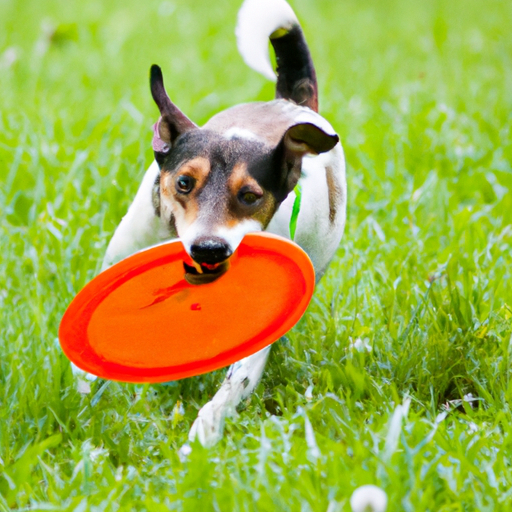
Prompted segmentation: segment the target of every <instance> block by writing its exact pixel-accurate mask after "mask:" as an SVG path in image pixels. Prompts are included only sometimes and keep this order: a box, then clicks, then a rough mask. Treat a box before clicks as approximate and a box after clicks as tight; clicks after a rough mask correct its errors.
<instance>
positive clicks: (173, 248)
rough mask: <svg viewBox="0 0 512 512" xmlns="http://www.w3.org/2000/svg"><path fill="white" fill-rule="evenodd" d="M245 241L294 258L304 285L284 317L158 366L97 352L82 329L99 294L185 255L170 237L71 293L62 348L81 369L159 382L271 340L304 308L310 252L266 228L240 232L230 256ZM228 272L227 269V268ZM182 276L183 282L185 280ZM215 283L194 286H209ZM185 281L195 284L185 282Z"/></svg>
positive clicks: (210, 367) (311, 281)
mask: <svg viewBox="0 0 512 512" xmlns="http://www.w3.org/2000/svg"><path fill="white" fill-rule="evenodd" d="M282 243H285V244H287V245H288V247H287V250H286V251H283V250H282V248H281V250H278V251H275V250H274V248H275V246H276V245H279V244H282ZM246 246H247V248H248V249H256V250H258V249H260V250H263V251H266V252H269V251H270V252H273V251H274V252H275V253H277V254H279V256H281V257H285V258H286V259H288V260H289V261H291V262H293V263H294V264H295V265H296V267H297V268H298V269H299V271H300V274H301V277H302V281H303V286H304V293H303V294H302V296H301V297H300V298H299V299H298V300H297V302H296V304H295V306H294V308H293V309H292V310H291V311H290V313H289V314H287V316H286V317H285V318H284V319H281V318H274V319H273V320H272V322H270V323H269V325H267V326H265V327H264V328H263V329H261V330H260V331H258V333H257V334H256V335H255V336H253V337H252V338H250V339H248V340H244V341H242V342H241V343H239V344H237V345H236V346H235V347H231V348H229V349H227V350H223V351H221V352H220V353H219V354H217V355H215V356H213V357H209V358H206V359H202V360H195V361H192V362H185V363H180V364H177V365H167V366H160V367H151V366H148V367H138V366H130V365H127V364H122V363H118V362H115V361H109V360H108V359H105V358H104V357H102V356H101V355H99V354H98V352H97V351H96V350H95V348H94V346H93V344H91V342H90V340H89V336H88V333H87V329H88V326H89V323H90V322H91V320H92V316H93V314H94V312H95V311H96V309H97V308H98V307H100V305H101V303H102V302H103V300H105V299H106V298H108V296H109V295H110V294H111V293H112V292H114V291H115V290H116V289H117V288H119V287H120V286H122V285H123V284H124V283H126V282H128V281H129V280H130V279H131V278H134V277H136V276H139V275H140V274H142V273H144V272H146V271H149V270H151V269H153V268H156V267H158V266H159V265H162V264H165V263H167V262H171V261H175V260H176V259H177V258H176V256H177V255H178V254H180V255H181V256H180V258H181V259H183V258H185V260H186V259H187V256H185V255H186V252H185V250H184V248H183V244H182V243H181V241H180V240H179V239H173V240H170V241H166V242H163V243H161V244H157V245H155V246H152V247H148V248H145V249H142V250H141V251H138V252H136V253H134V254H133V255H131V256H128V257H127V258H124V259H123V260H121V261H119V262H118V263H116V264H114V265H112V266H111V267H109V268H108V269H106V270H104V271H103V272H101V273H100V274H98V275H97V276H96V277H94V278H93V279H92V280H91V281H89V282H88V283H87V284H86V285H85V286H84V287H83V288H82V289H81V290H80V291H79V292H78V293H77V294H76V295H75V297H74V298H73V300H72V301H71V303H70V304H69V306H68V308H67V309H66V311H65V313H64V315H63V317H62V320H61V323H60V326H59V342H60V345H61V348H62V350H63V352H64V354H65V355H66V356H67V357H68V359H69V360H70V361H72V362H73V363H74V364H75V365H76V366H77V367H78V368H80V369H81V370H83V371H86V372H89V373H92V374H94V375H97V376H98V377H101V378H105V379H109V380H115V381H121V382H133V383H158V382H167V381H171V380H179V379H183V378H186V377H191V376H195V375H201V374H204V373H208V372H210V371H214V370H217V369H220V368H223V367H225V366H228V365H229V364H232V363H233V362H235V361H238V360H240V359H243V358H244V357H247V356H249V355H251V354H254V353H256V352H258V351H259V350H261V349H263V348H264V347H266V346H268V345H270V344H272V343H274V342H275V341H277V340H278V339H279V338H280V337H281V336H283V335H284V334H285V333H286V332H288V331H289V330H290V329H291V328H292V327H293V326H294V325H295V324H296V323H297V322H298V321H299V320H300V318H301V317H302V316H303V314H304V312H305V311H306V309H307V307H308V305H309V302H310V300H311V297H312V295H313V291H314V287H315V274H314V269H313V265H312V263H311V260H310V259H309V256H308V255H307V254H306V252H305V251H304V250H303V249H302V248H301V247H300V246H298V245H297V244H295V243H294V242H291V241H290V240H288V239H286V238H283V237H280V236H278V235H274V234H271V233H264V232H260V233H249V234H248V235H246V236H245V237H244V239H243V240H242V242H241V244H240V246H239V248H238V249H237V251H236V252H235V255H233V257H235V258H236V257H237V253H238V252H239V250H240V249H242V252H243V250H244V248H245V247H246ZM159 249H160V251H161V254H155V257H154V258H152V259H151V260H150V261H147V253H148V252H151V251H153V252H154V251H158V250H159ZM189 260H190V259H189ZM190 261H191V260H190ZM141 262H142V264H141ZM227 272H228V273H229V270H228V271H227ZM221 278H222V277H221ZM183 281H184V282H185V283H186V281H185V280H183ZM179 283H180V281H177V282H176V283H175V285H177V284H179ZM215 283H216V282H213V283H208V284H203V285H198V286H201V287H209V286H212V285H215ZM186 286H187V287H194V285H189V284H186ZM84 315H85V316H84ZM77 331H81V332H77ZM98 370H99V371H98Z"/></svg>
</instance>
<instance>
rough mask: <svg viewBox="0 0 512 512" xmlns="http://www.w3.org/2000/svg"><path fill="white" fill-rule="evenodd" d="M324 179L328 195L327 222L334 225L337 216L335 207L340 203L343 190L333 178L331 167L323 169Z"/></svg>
mask: <svg viewBox="0 0 512 512" xmlns="http://www.w3.org/2000/svg"><path fill="white" fill-rule="evenodd" d="M325 173H326V178H327V189H328V194H329V221H330V222H331V224H332V223H334V221H335V220H336V215H337V213H338V212H337V205H338V204H339V203H340V200H341V196H342V195H343V190H342V188H341V186H340V184H339V183H338V180H337V179H336V177H335V176H334V172H333V170H332V169H331V167H329V166H327V167H326V168H325Z"/></svg>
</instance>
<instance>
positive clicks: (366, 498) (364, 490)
mask: <svg viewBox="0 0 512 512" xmlns="http://www.w3.org/2000/svg"><path fill="white" fill-rule="evenodd" d="M387 505H388V497H387V495H386V493H385V492H384V491H383V490H382V489H381V488H380V487H377V486H376V485H363V486H361V487H358V488H357V489H356V490H355V491H354V492H353V493H352V496H351V497H350V506H351V507H352V512H385V510H386V507H387Z"/></svg>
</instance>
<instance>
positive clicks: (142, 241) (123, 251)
mask: <svg viewBox="0 0 512 512" xmlns="http://www.w3.org/2000/svg"><path fill="white" fill-rule="evenodd" d="M159 175H160V168H159V167H158V164H157V163H156V162H153V163H152V164H151V166H150V167H149V169H148V170H147V171H146V174H145V175H144V178H143V180H142V183H141V184H140V186H139V190H138V191H137V194H136V195H135V198H134V200H133V202H132V204H131V205H130V208H129V209H128V212H127V213H126V215H125V216H124V217H123V219H122V220H121V223H120V224H119V226H118V227H117V229H116V231H115V233H114V235H113V237H112V239H111V240H110V243H109V244H108V247H107V252H106V254H105V258H104V260H103V265H102V269H101V270H105V269H106V268H108V267H110V266H111V265H113V264H114V263H117V262H118V261H119V260H121V259H123V258H126V257H127V256H130V255H131V254H133V253H135V252H137V251H140V250H141V249H145V248H146V247H150V246H152V245H155V244H158V243H161V242H164V241H165V240H168V239H170V238H174V237H176V236H177V235H176V233H175V232H174V230H173V229H171V226H170V225H169V224H165V223H164V222H163V221H162V219H161V218H160V217H159V215H158V213H157V208H156V205H155V201H154V198H155V189H156V187H157V186H158V177H159Z"/></svg>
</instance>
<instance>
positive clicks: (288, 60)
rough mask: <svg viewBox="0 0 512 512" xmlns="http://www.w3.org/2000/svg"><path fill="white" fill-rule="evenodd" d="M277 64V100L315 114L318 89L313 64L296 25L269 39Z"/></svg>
mask: <svg viewBox="0 0 512 512" xmlns="http://www.w3.org/2000/svg"><path fill="white" fill-rule="evenodd" d="M270 42H271V43H272V46H273V47H274V51H275V54H276V61H277V85H276V98H284V99H287V100H292V101H294V102H295V103H297V105H302V106H304V107H309V108H310V109H312V110H314V111H315V112H318V86H317V82H316V72H315V67H314V66H313V60H312V59H311V54H310V53H309V48H308V45H307V43H306V39H305V38H304V34H303V32H302V29H301V28H300V26H299V25H296V26H295V27H293V28H292V29H291V30H290V31H289V32H288V33H287V34H285V35H284V36H282V37H279V38H275V39H270Z"/></svg>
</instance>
